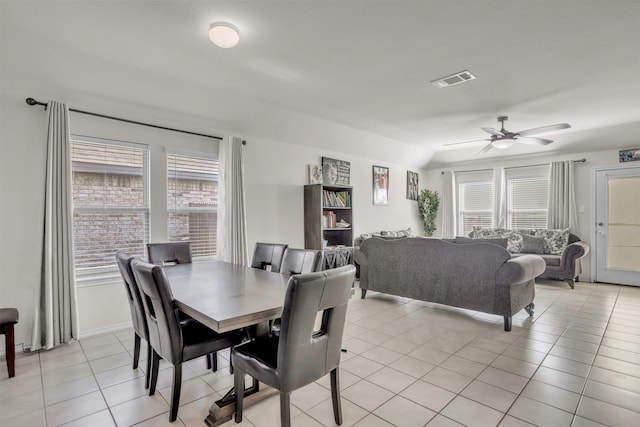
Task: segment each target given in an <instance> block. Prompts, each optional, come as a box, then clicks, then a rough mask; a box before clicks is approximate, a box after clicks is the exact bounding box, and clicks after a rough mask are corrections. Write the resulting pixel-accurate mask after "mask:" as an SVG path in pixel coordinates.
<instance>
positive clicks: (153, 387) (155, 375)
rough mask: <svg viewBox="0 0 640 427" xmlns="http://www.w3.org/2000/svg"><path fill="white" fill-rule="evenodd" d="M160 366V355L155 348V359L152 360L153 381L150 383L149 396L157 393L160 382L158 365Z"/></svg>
mask: <svg viewBox="0 0 640 427" xmlns="http://www.w3.org/2000/svg"><path fill="white" fill-rule="evenodd" d="M159 366H160V355H159V354H158V353H156V351H155V350H153V361H152V362H151V383H150V384H149V396H153V395H154V394H155V393H156V384H157V383H158V367H159Z"/></svg>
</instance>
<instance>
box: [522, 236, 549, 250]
mask: <svg viewBox="0 0 640 427" xmlns="http://www.w3.org/2000/svg"><path fill="white" fill-rule="evenodd" d="M521 236H522V249H520V252H522V253H524V254H543V253H544V237H542V236H529V235H528V234H521Z"/></svg>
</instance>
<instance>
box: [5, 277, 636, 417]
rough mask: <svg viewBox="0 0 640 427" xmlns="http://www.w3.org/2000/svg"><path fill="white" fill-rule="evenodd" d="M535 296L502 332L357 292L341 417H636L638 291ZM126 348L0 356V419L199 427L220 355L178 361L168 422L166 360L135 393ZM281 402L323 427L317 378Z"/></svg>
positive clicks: (324, 391)
mask: <svg viewBox="0 0 640 427" xmlns="http://www.w3.org/2000/svg"><path fill="white" fill-rule="evenodd" d="M535 304H536V308H535V315H534V317H533V318H530V317H528V316H527V314H526V313H525V312H524V311H523V312H521V313H519V314H518V315H517V316H515V317H514V321H513V323H514V327H513V330H512V331H511V332H504V331H503V323H502V318H501V317H499V316H492V315H487V314H484V313H477V312H470V311H466V310H458V309H453V308H449V307H445V306H441V305H436V304H430V303H425V302H421V301H414V300H410V299H405V298H397V297H392V296H388V295H383V294H376V293H374V292H369V294H368V295H367V298H366V299H364V300H362V299H360V298H359V291H357V292H356V295H355V296H354V298H353V299H352V300H351V301H350V303H349V312H348V318H347V325H346V328H345V338H344V347H345V348H346V349H347V350H348V352H347V353H343V360H342V363H341V374H340V375H341V377H340V380H341V389H342V409H343V417H344V423H343V425H345V426H352V425H354V426H365V427H369V426H373V427H375V426H424V425H428V426H455V425H467V426H492V425H500V426H526V425H540V426H580V427H582V426H597V425H612V426H636V425H640V288H636V287H626V286H617V285H607V284H593V283H577V284H576V289H575V290H571V289H569V287H568V286H567V285H566V284H564V283H562V282H556V281H545V280H540V281H539V283H538V284H537V285H536V298H535ZM132 348H133V333H132V331H131V330H122V331H117V332H114V333H108V334H104V335H100V336H95V337H91V338H87V339H82V340H80V342H76V343H74V344H71V345H68V346H64V347H61V348H57V349H54V350H52V351H47V352H40V353H38V352H34V353H20V354H18V355H17V357H18V359H17V361H16V365H17V366H16V371H17V376H16V377H15V378H12V379H8V378H6V367H5V364H4V360H3V361H2V368H0V377H2V378H1V379H0V425H2V426H3V427H11V426H38V425H47V426H57V425H66V426H91V427H94V426H113V425H118V426H129V425H137V426H163V425H173V426H199V427H200V426H203V425H204V423H203V419H204V418H205V416H206V415H207V413H208V408H209V406H210V404H211V403H212V402H213V401H214V400H216V399H218V398H220V397H221V395H222V394H224V393H225V391H226V390H227V389H228V388H229V387H230V386H231V384H232V377H231V376H230V375H229V371H228V369H226V368H225V367H226V366H228V361H227V360H228V352H225V353H223V354H222V358H221V361H220V370H219V371H218V372H217V373H215V374H214V373H211V372H210V371H207V369H206V366H205V361H204V360H203V359H198V360H194V361H191V362H189V363H187V364H186V367H185V369H184V373H183V382H184V383H183V386H182V396H181V400H180V403H181V407H180V410H179V413H178V420H177V421H176V422H175V423H173V424H170V423H169V422H168V409H169V406H168V403H167V402H168V400H169V396H170V393H171V387H170V386H171V369H168V368H169V367H170V366H169V365H167V364H163V365H162V366H161V368H162V370H161V373H160V377H159V383H158V389H159V393H156V395H155V396H153V397H149V396H147V394H146V393H145V389H144V372H143V371H142V370H141V369H140V368H139V369H137V370H133V369H132V368H131V354H132V352H133V351H132ZM140 366H141V367H144V366H145V364H144V361H141V363H140ZM291 402H292V410H291V416H292V424H293V425H294V426H322V425H324V426H333V425H334V422H333V414H332V409H331V394H330V391H329V380H328V378H323V379H321V380H319V381H317V382H316V383H313V384H311V385H309V386H307V387H305V388H303V389H301V390H298V391H296V392H294V393H293V394H292V398H291ZM225 425H226V426H232V425H234V423H233V421H231V422H229V423H227V424H225ZM242 425H245V426H256V427H269V426H278V425H279V404H278V398H277V397H274V398H270V399H268V400H266V401H263V402H261V403H259V404H257V405H255V406H253V407H248V408H246V409H245V418H244V421H243V423H242Z"/></svg>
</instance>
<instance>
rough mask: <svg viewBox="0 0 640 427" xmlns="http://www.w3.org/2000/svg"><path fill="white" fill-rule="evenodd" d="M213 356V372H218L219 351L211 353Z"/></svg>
mask: <svg viewBox="0 0 640 427" xmlns="http://www.w3.org/2000/svg"><path fill="white" fill-rule="evenodd" d="M210 356H211V370H212V371H213V372H217V371H218V353H216V352H213V353H211V354H210Z"/></svg>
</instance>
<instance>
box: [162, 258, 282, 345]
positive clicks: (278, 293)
mask: <svg viewBox="0 0 640 427" xmlns="http://www.w3.org/2000/svg"><path fill="white" fill-rule="evenodd" d="M164 271H165V274H166V275H167V278H168V279H169V283H170V284H171V291H172V293H173V298H174V300H175V301H176V305H177V307H178V308H179V309H180V310H182V311H183V312H185V313H186V314H188V315H189V316H191V317H193V318H194V319H196V320H198V321H199V322H201V323H204V324H205V325H207V326H208V327H210V328H211V329H213V330H214V331H216V332H218V333H221V332H227V331H231V330H235V329H239V328H244V327H247V326H251V325H254V324H258V323H261V322H265V321H268V320H271V319H276V318H278V317H280V316H281V314H282V305H283V304H284V295H285V291H286V289H287V282H288V280H289V276H286V275H281V274H278V273H272V272H269V271H265V270H260V269H256V268H250V267H244V266H240V265H237V264H231V263H226V262H222V261H207V262H195V263H192V264H178V265H174V266H171V267H165V268H164Z"/></svg>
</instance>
